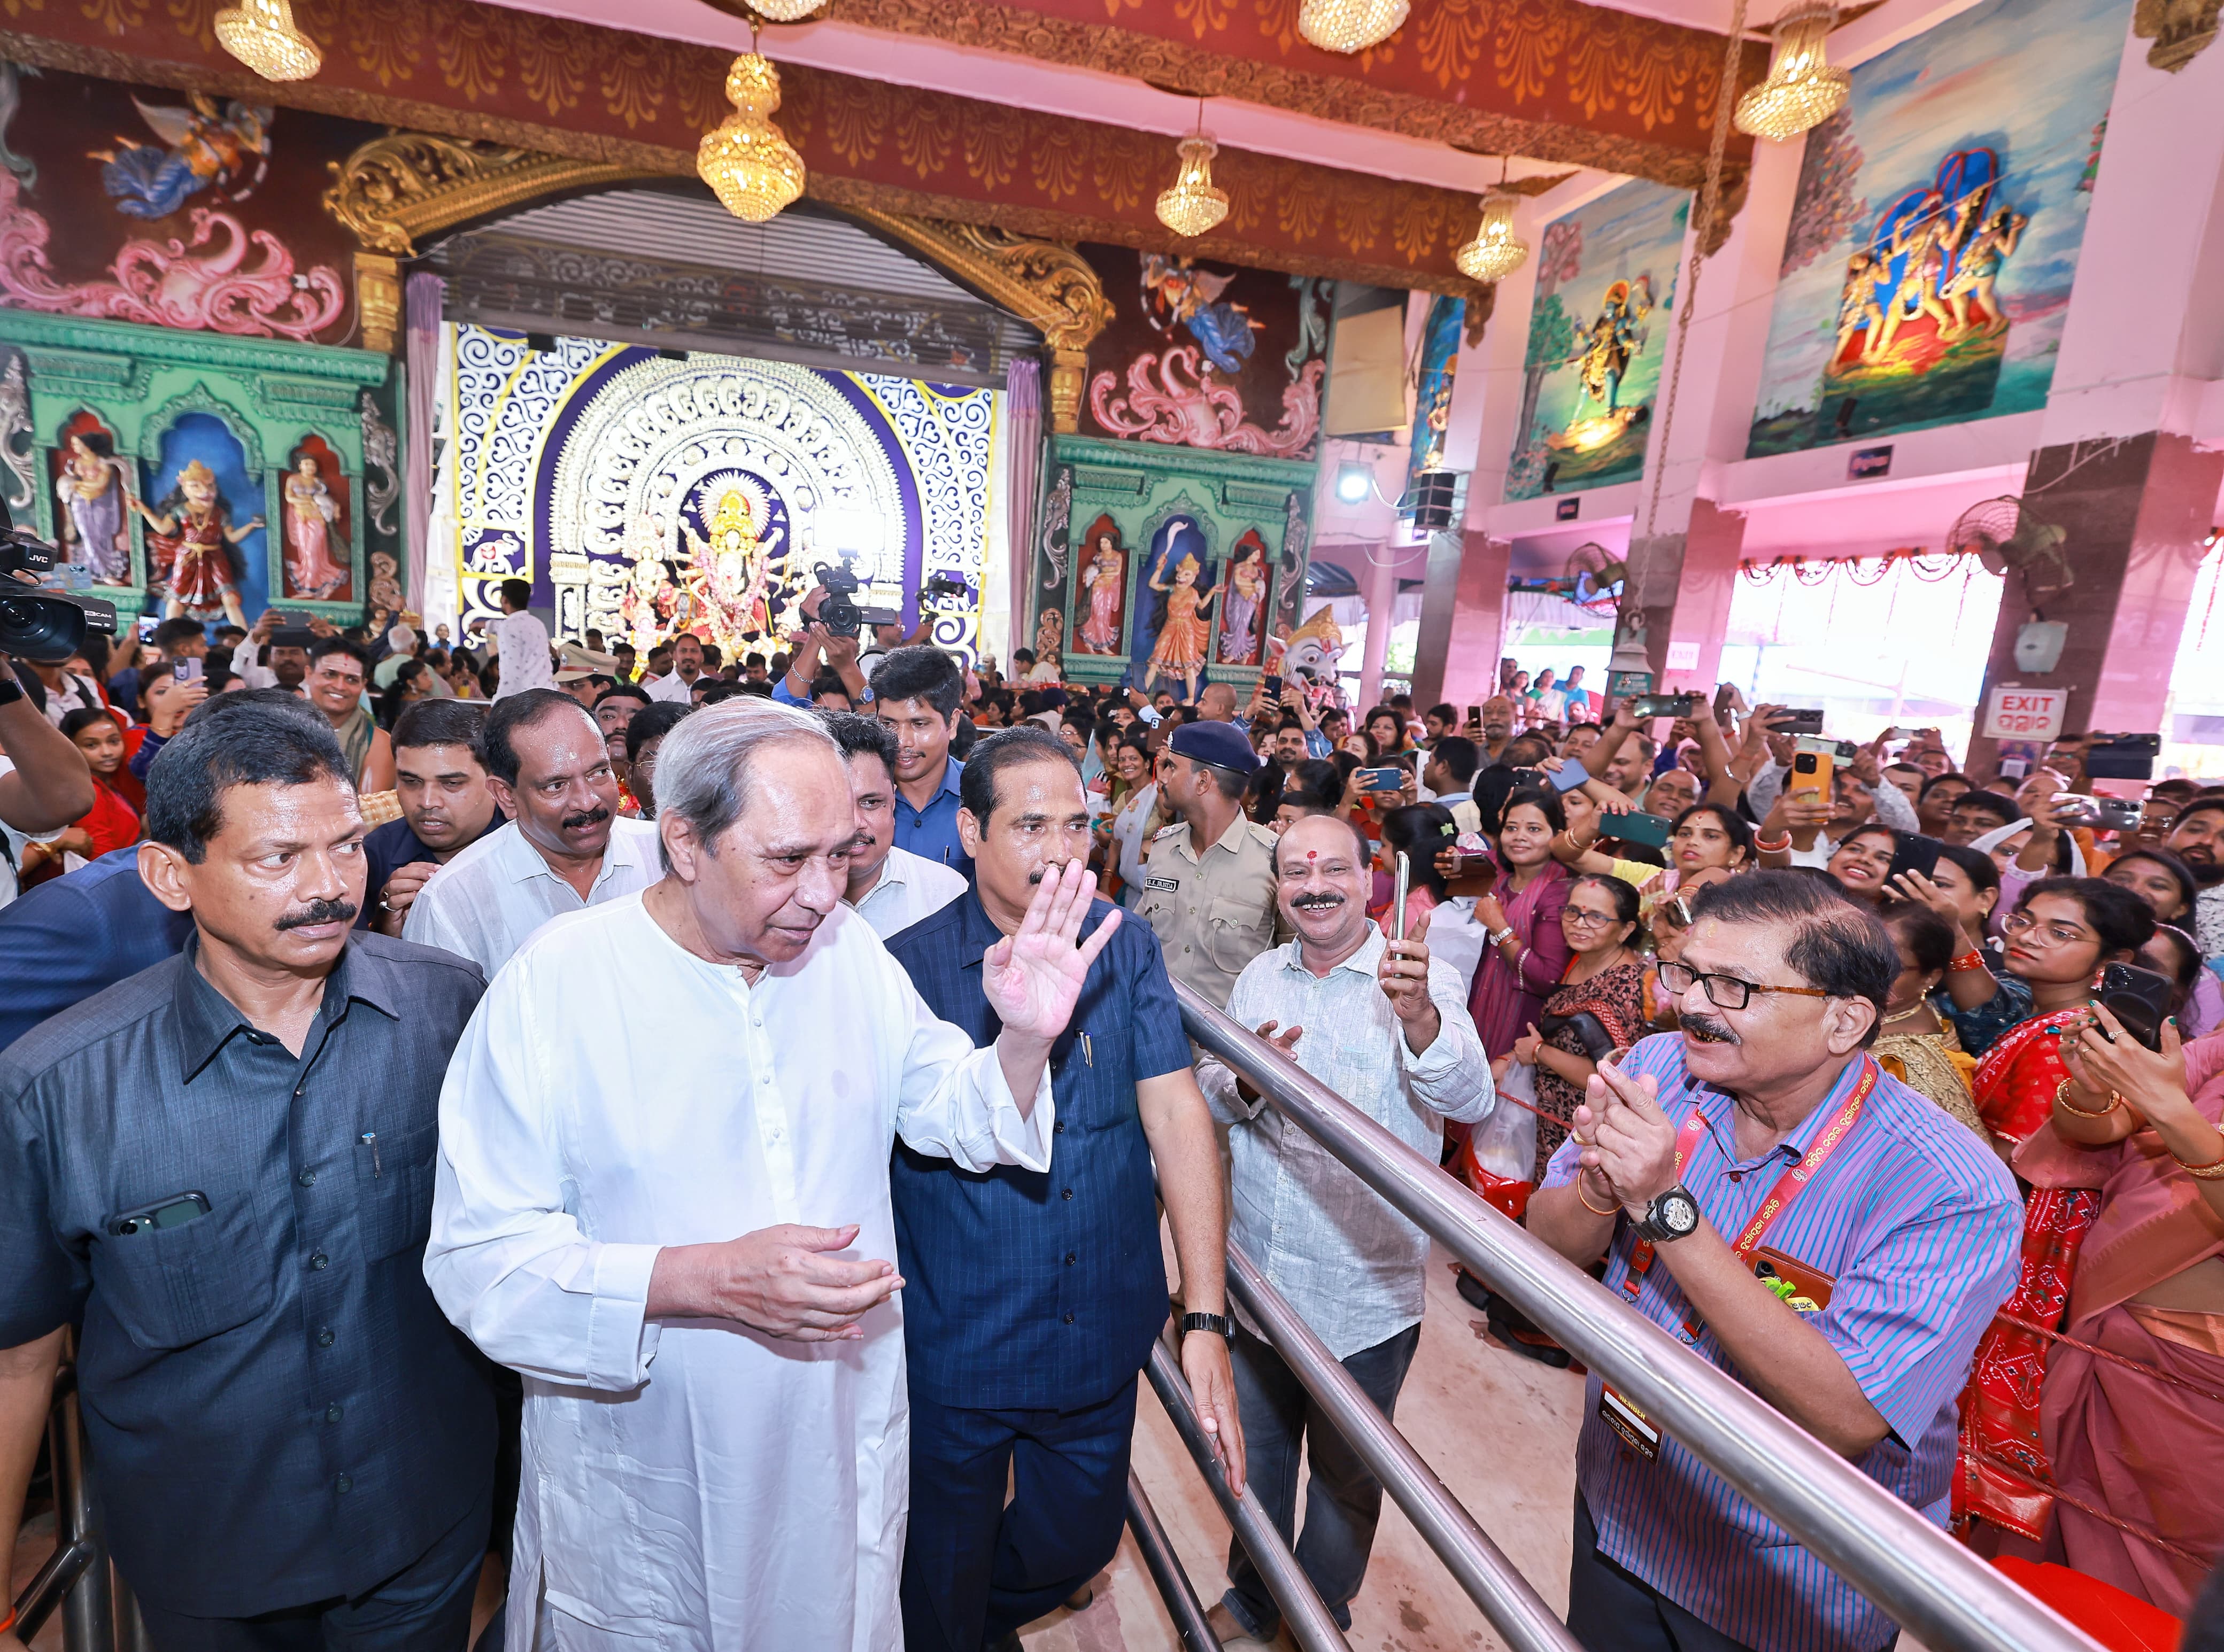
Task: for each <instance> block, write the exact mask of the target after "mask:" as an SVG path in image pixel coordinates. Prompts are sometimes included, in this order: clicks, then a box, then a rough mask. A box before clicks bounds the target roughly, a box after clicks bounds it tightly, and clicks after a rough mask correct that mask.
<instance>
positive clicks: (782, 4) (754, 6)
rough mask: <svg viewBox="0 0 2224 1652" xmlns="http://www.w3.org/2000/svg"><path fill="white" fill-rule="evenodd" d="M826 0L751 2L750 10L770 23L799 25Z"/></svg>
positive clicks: (766, 0) (755, 0) (765, 0)
mask: <svg viewBox="0 0 2224 1652" xmlns="http://www.w3.org/2000/svg"><path fill="white" fill-rule="evenodd" d="M825 3H826V0H749V9H750V10H751V11H754V12H755V13H756V15H757V16H760V17H761V18H763V19H764V20H765V21H766V22H768V23H799V22H802V21H803V20H804V19H805V18H806V17H808V16H810V15H811V14H812V12H814V11H817V10H818V9H819V8H820V7H822V6H824V5H825Z"/></svg>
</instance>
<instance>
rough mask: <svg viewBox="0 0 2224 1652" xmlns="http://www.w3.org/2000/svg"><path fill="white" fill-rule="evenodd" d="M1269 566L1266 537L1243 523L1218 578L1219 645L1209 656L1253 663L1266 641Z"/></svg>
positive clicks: (1223, 661) (1229, 662)
mask: <svg viewBox="0 0 2224 1652" xmlns="http://www.w3.org/2000/svg"><path fill="white" fill-rule="evenodd" d="M1270 572H1271V570H1270V569H1269V567H1268V564H1267V541H1266V540H1265V539H1261V538H1260V536H1259V530H1258V529H1257V528H1255V527H1247V528H1245V529H1244V530H1243V533H1242V538H1240V539H1237V540H1236V541H1235V545H1233V546H1232V547H1230V549H1229V552H1228V566H1227V571H1226V572H1225V573H1224V574H1223V576H1222V578H1221V599H1220V625H1219V628H1218V635H1219V638H1220V641H1219V645H1218V646H1216V648H1215V649H1214V650H1213V655H1212V657H1213V659H1216V660H1217V661H1218V662H1219V663H1220V664H1222V665H1257V664H1258V663H1259V654H1260V650H1261V648H1262V647H1263V646H1265V643H1266V635H1267V579H1268V577H1269V576H1270Z"/></svg>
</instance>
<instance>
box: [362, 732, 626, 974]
mask: <svg viewBox="0 0 2224 1652" xmlns="http://www.w3.org/2000/svg"><path fill="white" fill-rule="evenodd" d="M482 749H483V752H484V753H485V763H486V772H487V790H488V791H489V792H490V793H491V794H492V796H493V798H494V802H495V806H496V808H498V809H500V810H502V812H503V813H504V814H506V815H508V816H509V823H508V824H507V825H503V826H499V827H496V829H494V830H493V831H490V832H489V833H488V834H487V835H485V836H484V837H482V838H480V839H479V840H478V841H477V842H475V843H473V844H472V845H471V847H470V848H467V849H465V850H464V851H463V852H462V853H461V854H458V855H457V856H456V857H455V859H453V860H452V861H449V862H448V863H447V865H445V866H444V867H441V868H440V869H439V871H438V872H436V873H433V876H431V877H430V878H428V879H426V881H425V883H424V884H423V886H421V887H420V889H419V890H418V892H417V898H416V899H415V900H414V901H413V902H412V903H411V904H410V906H409V911H408V917H407V919H406V920H405V922H404V923H403V924H402V928H401V933H402V936H403V937H404V938H405V939H408V940H411V941H416V942H420V943H423V944H424V945H426V946H433V947H445V949H447V950H448V951H450V952H454V953H459V954H461V955H463V956H464V957H466V958H469V959H471V961H472V962H475V963H476V964H477V965H478V967H479V968H481V969H483V970H484V971H485V972H486V974H487V976H488V978H489V979H490V980H491V979H492V978H493V976H494V974H495V972H496V971H497V970H499V969H500V968H502V965H504V964H505V963H508V962H509V955H510V954H512V953H513V952H515V951H516V950H517V949H518V948H519V947H520V946H521V944H523V943H524V941H525V937H526V936H528V935H531V934H532V933H533V932H534V930H537V929H539V928H540V926H541V925H542V924H546V923H547V921H548V920H549V919H550V918H552V917H557V916H558V915H559V914H560V913H564V912H576V911H579V910H580V909H581V908H582V907H585V906H597V905H602V904H603V903H604V902H606V901H613V900H618V899H622V898H623V897H625V896H627V895H632V894H637V893H639V892H641V890H643V889H646V888H648V886H649V885H650V884H652V883H654V882H655V881H656V878H657V870H658V868H657V864H656V828H655V826H654V824H652V823H649V822H647V821H639V820H627V819H625V818H623V817H621V816H620V815H619V813H618V779H617V774H616V771H614V770H613V769H612V768H611V767H610V750H609V748H608V747H606V746H605V745H604V744H603V731H602V730H601V728H598V727H597V726H596V723H595V719H594V717H593V716H591V714H589V712H588V711H587V710H586V709H585V708H584V707H583V706H581V705H580V703H578V701H577V700H575V699H573V698H572V697H571V696H570V695H568V694H562V693H559V692H558V691H557V690H554V689H528V690H526V691H525V692H524V693H522V694H513V695H510V696H509V697H508V698H506V699H502V700H497V701H496V702H495V705H494V709H493V710H492V711H490V712H489V713H488V714H487V722H486V733H485V735H484V736H483V743H482Z"/></svg>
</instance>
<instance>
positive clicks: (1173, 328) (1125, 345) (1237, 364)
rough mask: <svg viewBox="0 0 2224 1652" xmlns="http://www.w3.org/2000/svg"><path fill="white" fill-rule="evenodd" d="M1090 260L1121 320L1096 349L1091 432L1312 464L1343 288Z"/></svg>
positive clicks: (1122, 251)
mask: <svg viewBox="0 0 2224 1652" xmlns="http://www.w3.org/2000/svg"><path fill="white" fill-rule="evenodd" d="M1081 252H1082V255H1083V256H1084V257H1085V258H1087V259H1088V260H1089V262H1090V266H1091V268H1094V269H1095V270H1096V273H1097V275H1098V277H1099V279H1101V280H1102V281H1103V284H1104V296H1105V297H1106V298H1108V299H1109V300H1111V302H1112V309H1113V317H1112V322H1111V325H1109V326H1108V327H1106V328H1105V330H1104V331H1103V332H1102V333H1100V334H1099V335H1098V336H1097V338H1096V343H1095V344H1092V345H1091V346H1090V351H1089V363H1090V377H1089V394H1088V395H1087V397H1086V398H1085V399H1084V407H1083V413H1082V427H1083V428H1084V430H1088V431H1090V432H1093V433H1096V434H1101V435H1104V436H1113V437H1125V438H1130V439H1133V440H1136V441H1145V442H1164V443H1167V444H1170V445H1177V446H1185V447H1203V448H1216V449H1219V450H1222V451H1227V452H1232V453H1256V454H1261V455H1266V456H1268V457H1276V458H1296V459H1302V458H1310V457H1312V454H1313V451H1314V449H1315V447H1316V446H1317V443H1318V440H1319V435H1320V401H1321V381H1322V375H1324V373H1325V372H1326V371H1327V352H1328V316H1329V306H1330V299H1331V294H1332V289H1333V286H1334V284H1333V283H1332V282H1329V281H1316V280H1313V279H1311V278H1310V277H1306V276H1299V275H1279V274H1274V273H1273V272H1272V271H1268V270H1260V269H1242V268H1212V267H1210V265H1204V264H1200V263H1198V262H1197V260H1196V259H1194V258H1191V257H1187V256H1183V255H1167V254H1165V253H1155V252H1147V253H1137V252H1133V251H1130V250H1128V249H1126V248H1123V247H1103V246H1095V245H1084V246H1083V248H1082V249H1081Z"/></svg>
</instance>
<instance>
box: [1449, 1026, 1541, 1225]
mask: <svg viewBox="0 0 2224 1652" xmlns="http://www.w3.org/2000/svg"><path fill="white" fill-rule="evenodd" d="M1498 1097H1499V1100H1498V1105H1497V1106H1496V1107H1493V1108H1492V1109H1491V1111H1490V1116H1489V1117H1488V1118H1487V1119H1484V1120H1483V1121H1482V1123H1480V1124H1478V1125H1476V1126H1474V1127H1473V1128H1472V1129H1471V1130H1470V1131H1469V1132H1468V1138H1467V1141H1466V1142H1465V1143H1464V1144H1463V1145H1462V1146H1461V1148H1460V1151H1459V1156H1458V1157H1457V1158H1456V1159H1455V1160H1454V1161H1453V1164H1452V1170H1453V1173H1454V1174H1455V1175H1456V1176H1459V1177H1460V1179H1461V1180H1463V1182H1466V1183H1467V1184H1468V1186H1469V1187H1470V1188H1473V1189H1475V1191H1476V1192H1477V1193H1479V1194H1481V1195H1482V1196H1483V1197H1484V1198H1485V1199H1488V1201H1490V1202H1491V1203H1492V1204H1494V1205H1496V1206H1497V1207H1499V1208H1500V1209H1501V1210H1502V1211H1504V1212H1505V1213H1506V1214H1507V1215H1509V1216H1511V1217H1513V1219H1514V1220H1516V1221H1519V1220H1520V1219H1521V1214H1522V1212H1523V1211H1524V1210H1525V1209H1526V1207H1527V1206H1528V1203H1529V1195H1530V1192H1531V1190H1532V1186H1533V1182H1532V1177H1533V1176H1534V1174H1535V1171H1536V1168H1537V1115H1536V1114H1535V1113H1532V1112H1530V1111H1529V1109H1530V1107H1535V1106H1536V1105H1537V1069H1535V1068H1534V1067H1532V1066H1531V1065H1530V1064H1528V1063H1527V1062H1511V1063H1509V1064H1508V1065H1507V1069H1506V1076H1505V1077H1504V1078H1502V1079H1501V1080H1500V1081H1498ZM1525 1102H1526V1104H1527V1105H1526V1106H1523V1105H1521V1104H1522V1103H1525Z"/></svg>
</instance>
